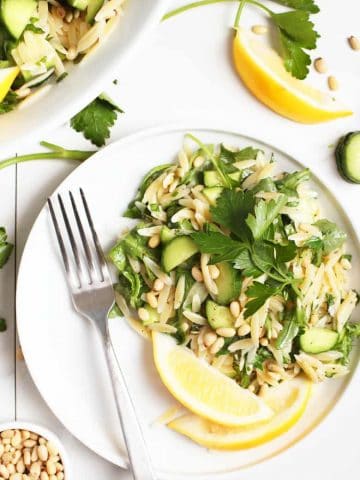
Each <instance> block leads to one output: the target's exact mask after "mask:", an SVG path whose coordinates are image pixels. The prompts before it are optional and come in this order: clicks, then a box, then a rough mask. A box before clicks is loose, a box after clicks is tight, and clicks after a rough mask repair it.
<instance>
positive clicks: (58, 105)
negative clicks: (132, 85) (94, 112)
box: [0, 0, 168, 155]
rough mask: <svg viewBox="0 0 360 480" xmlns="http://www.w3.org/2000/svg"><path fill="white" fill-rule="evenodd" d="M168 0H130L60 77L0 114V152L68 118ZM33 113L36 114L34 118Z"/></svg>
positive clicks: (141, 38)
mask: <svg viewBox="0 0 360 480" xmlns="http://www.w3.org/2000/svg"><path fill="white" fill-rule="evenodd" d="M167 5H168V0H129V1H127V2H126V4H125V6H124V16H123V17H122V18H121V19H120V21H119V23H118V24H117V25H116V28H115V29H114V31H113V32H111V34H110V35H109V37H108V38H107V39H106V41H104V43H103V44H102V45H99V47H97V48H96V49H95V51H94V52H93V53H92V54H91V55H89V56H88V57H87V58H85V59H84V60H83V61H82V62H80V63H79V64H78V65H74V67H73V68H71V71H70V74H69V75H68V76H67V77H66V78H65V79H64V80H63V81H62V82H60V83H56V82H54V83H53V84H51V85H49V84H48V85H47V86H45V87H44V88H43V89H41V90H39V93H38V94H36V93H35V94H34V95H33V96H31V97H29V99H26V100H25V101H24V102H22V103H21V104H20V106H19V107H18V108H17V109H15V110H14V111H12V112H10V113H7V114H6V115H0V146H1V155H5V154H7V153H8V152H9V151H10V150H11V149H13V150H15V149H16V148H17V147H18V145H21V144H22V143H23V142H24V141H27V140H32V141H35V140H38V139H40V138H43V135H44V133H46V132H48V131H50V130H51V129H53V128H55V127H57V126H58V125H61V124H62V123H65V122H66V121H68V120H69V119H70V118H71V117H72V116H73V115H74V114H75V113H77V112H79V111H80V110H81V109H82V108H83V107H84V106H85V105H87V104H88V103H89V102H90V101H91V100H93V99H94V98H95V97H97V95H99V93H101V92H102V91H103V89H104V88H106V86H107V85H109V84H110V83H111V82H112V81H113V80H115V78H116V77H117V75H119V73H120V71H119V70H120V67H122V66H123V64H124V62H125V61H127V60H128V59H129V58H130V57H131V56H132V55H133V54H134V53H135V52H136V51H137V49H138V48H139V47H140V46H141V45H142V44H143V42H145V40H146V39H148V38H149V37H148V36H149V33H150V32H151V31H152V30H153V29H154V28H155V27H156V26H157V25H158V24H159V21H160V19H161V17H162V15H163V14H164V13H165V11H166V8H167ZM34 119H35V120H34Z"/></svg>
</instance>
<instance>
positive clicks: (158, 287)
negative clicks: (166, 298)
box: [153, 278, 164, 292]
mask: <svg viewBox="0 0 360 480" xmlns="http://www.w3.org/2000/svg"><path fill="white" fill-rule="evenodd" d="M163 288H164V282H163V281H162V280H160V278H157V279H156V280H155V282H154V285H153V289H154V290H155V291H156V292H161V290H162V289H163Z"/></svg>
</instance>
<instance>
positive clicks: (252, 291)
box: [244, 282, 279, 318]
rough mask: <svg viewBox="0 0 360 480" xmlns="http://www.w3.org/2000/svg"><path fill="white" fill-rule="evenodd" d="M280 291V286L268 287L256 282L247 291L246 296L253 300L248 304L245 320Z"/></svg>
mask: <svg viewBox="0 0 360 480" xmlns="http://www.w3.org/2000/svg"><path fill="white" fill-rule="evenodd" d="M278 291H279V286H278V285H275V284H274V285H266V284H265V283H264V284H263V283H259V282H254V283H253V285H251V286H250V287H249V288H248V289H247V291H246V295H247V296H248V297H249V298H250V299H251V300H250V301H248V302H247V304H246V310H245V314H244V316H245V318H248V317H250V316H251V315H253V314H254V313H255V312H257V311H258V310H259V308H261V307H262V306H263V305H264V303H265V302H266V300H267V299H268V298H270V297H272V296H273V295H276V294H277V293H278Z"/></svg>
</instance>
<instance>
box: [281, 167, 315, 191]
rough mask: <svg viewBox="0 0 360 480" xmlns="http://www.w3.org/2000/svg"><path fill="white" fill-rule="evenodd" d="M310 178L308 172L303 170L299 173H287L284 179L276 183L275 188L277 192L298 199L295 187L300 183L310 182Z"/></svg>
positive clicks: (306, 169)
mask: <svg viewBox="0 0 360 480" xmlns="http://www.w3.org/2000/svg"><path fill="white" fill-rule="evenodd" d="M310 177H311V175H310V170H309V169H308V168H305V169H304V170H300V171H299V172H293V173H288V174H287V175H285V176H284V178H282V179H281V180H278V181H277V182H276V186H277V188H278V189H279V192H281V193H284V194H286V195H288V196H291V197H298V193H297V191H296V189H297V187H298V186H299V185H300V183H302V182H307V181H308V180H310Z"/></svg>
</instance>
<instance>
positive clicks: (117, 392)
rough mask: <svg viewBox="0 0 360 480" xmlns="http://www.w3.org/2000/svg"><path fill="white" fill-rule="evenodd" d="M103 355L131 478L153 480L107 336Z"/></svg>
mask: <svg viewBox="0 0 360 480" xmlns="http://www.w3.org/2000/svg"><path fill="white" fill-rule="evenodd" d="M105 355H106V360H107V365H108V368H109V373H110V378H111V383H112V387H113V392H114V398H115V403H116V409H117V413H118V416H119V419H120V423H121V427H122V431H123V434H124V439H125V443H126V448H127V451H128V455H129V460H130V468H131V471H132V475H133V478H134V480H155V475H154V471H153V469H152V466H151V461H150V457H149V453H148V450H147V447H146V444H145V440H144V436H143V433H142V431H141V427H140V424H139V421H138V419H137V416H136V413H135V408H134V404H133V402H132V400H131V398H130V395H129V391H128V389H127V386H126V382H125V378H124V375H123V373H122V371H121V368H120V365H119V363H118V361H117V358H116V354H115V352H114V348H113V346H112V343H111V340H110V338H109V337H108V336H107V338H106V339H105Z"/></svg>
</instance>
